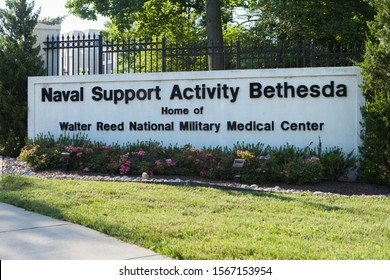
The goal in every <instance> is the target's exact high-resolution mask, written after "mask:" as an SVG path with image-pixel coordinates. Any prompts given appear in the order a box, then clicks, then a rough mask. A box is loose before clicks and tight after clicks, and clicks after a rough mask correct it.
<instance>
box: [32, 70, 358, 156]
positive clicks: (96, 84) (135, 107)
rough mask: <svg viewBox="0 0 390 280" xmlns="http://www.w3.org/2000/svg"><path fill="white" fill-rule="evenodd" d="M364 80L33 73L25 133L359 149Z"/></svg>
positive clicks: (263, 74)
mask: <svg viewBox="0 0 390 280" xmlns="http://www.w3.org/2000/svg"><path fill="white" fill-rule="evenodd" d="M361 82H362V79H361V76H360V72H359V68H357V67H338V68H296V69H272V70H236V71H211V72H179V73H141V74H117V75H91V76H58V77H31V78H29V99H28V106H29V111H28V136H29V138H32V139H33V138H35V137H36V136H37V135H39V134H47V133H48V132H50V133H51V134H53V135H54V136H57V137H58V136H59V135H61V134H65V133H66V134H73V133H83V134H86V135H88V136H89V138H90V139H92V140H98V141H102V142H105V143H106V144H112V143H122V144H125V143H127V142H136V141H138V140H140V141H147V140H156V141H160V142H162V143H163V145H169V144H173V145H174V144H178V145H184V144H188V143H190V144H192V145H193V146H195V147H199V148H201V147H203V146H229V147H231V146H233V145H234V144H235V143H237V142H245V143H248V144H249V143H254V144H256V143H258V142H261V143H264V144H266V145H268V144H269V145H271V146H282V145H284V144H286V143H288V144H291V145H295V146H298V147H306V146H307V145H309V144H310V143H313V146H314V145H316V144H318V142H319V139H321V142H322V144H323V146H325V147H333V146H339V147H341V148H343V150H344V151H345V152H349V151H352V150H354V151H355V152H357V150H358V145H359V142H360V137H359V132H360V121H361V114H360V108H361V106H362V105H363V104H364V99H363V97H362V93H361V91H360V89H359V84H360V83H361Z"/></svg>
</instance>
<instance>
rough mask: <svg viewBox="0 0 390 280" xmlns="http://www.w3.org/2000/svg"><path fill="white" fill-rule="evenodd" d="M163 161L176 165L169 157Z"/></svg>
mask: <svg viewBox="0 0 390 280" xmlns="http://www.w3.org/2000/svg"><path fill="white" fill-rule="evenodd" d="M165 162H166V163H167V164H168V166H175V165H176V162H174V161H173V160H172V159H170V158H167V159H165Z"/></svg>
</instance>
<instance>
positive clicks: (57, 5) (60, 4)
mask: <svg viewBox="0 0 390 280" xmlns="http://www.w3.org/2000/svg"><path fill="white" fill-rule="evenodd" d="M66 2H67V0H35V8H36V9H38V8H39V7H41V14H40V17H39V18H45V17H50V18H55V17H58V16H64V15H67V14H68V11H67V9H66V8H65V3H66ZM0 8H2V9H4V8H5V0H0ZM105 21H106V19H104V18H103V17H100V18H99V19H98V21H87V20H81V19H79V18H77V17H75V16H73V15H69V16H67V17H66V19H65V20H64V22H63V23H62V25H61V32H68V31H72V30H86V29H103V28H104V22H105Z"/></svg>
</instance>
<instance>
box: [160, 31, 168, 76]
mask: <svg viewBox="0 0 390 280" xmlns="http://www.w3.org/2000/svg"><path fill="white" fill-rule="evenodd" d="M161 48H162V55H161V62H162V63H161V71H162V72H167V39H166V38H165V37H163V38H162V42H161Z"/></svg>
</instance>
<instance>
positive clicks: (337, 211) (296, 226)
mask: <svg viewBox="0 0 390 280" xmlns="http://www.w3.org/2000/svg"><path fill="white" fill-rule="evenodd" d="M0 184H1V185H0V201H2V202H6V203H10V204H14V205H16V206H19V207H23V208H25V209H27V210H31V211H34V212H38V213H42V214H45V215H49V216H52V217H56V218H59V219H63V220H66V221H69V222H73V223H78V224H81V225H84V226H87V227H90V228H93V229H95V230H98V231H100V232H103V233H106V234H108V235H111V236H114V237H116V238H118V239H121V240H123V241H126V242H130V243H135V244H138V245H140V246H144V247H146V248H149V249H152V250H154V251H156V252H158V253H160V254H164V255H167V256H169V257H172V258H176V259H187V260H188V259H198V260H200V259H245V260H249V259H288V260H291V259H300V260H301V259H339V260H340V259H387V260H388V259H390V199H389V198H374V197H327V196H316V195H312V194H309V193H302V194H278V193H265V192H255V191H239V190H227V189H216V188H210V187H208V188H206V187H189V186H168V185H154V184H149V183H117V182H91V181H76V180H53V179H51V180H49V179H40V178H31V177H19V176H3V180H2V181H1V182H0Z"/></svg>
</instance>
